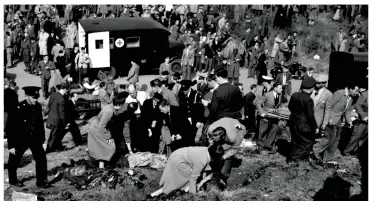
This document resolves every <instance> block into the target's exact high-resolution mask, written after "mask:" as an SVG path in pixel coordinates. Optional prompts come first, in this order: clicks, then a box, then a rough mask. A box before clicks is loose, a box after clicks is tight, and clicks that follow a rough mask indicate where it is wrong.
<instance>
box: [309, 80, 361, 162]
mask: <svg viewBox="0 0 373 205" xmlns="http://www.w3.org/2000/svg"><path fill="white" fill-rule="evenodd" d="M306 79H313V78H306ZM357 90H358V88H357V86H355V84H354V83H351V84H349V85H348V86H347V87H346V88H344V89H340V90H337V91H335V92H334V93H333V96H332V100H331V105H330V115H329V120H328V124H327V125H326V129H325V135H326V138H325V141H324V142H323V144H322V145H320V146H319V147H320V149H319V151H321V150H322V152H320V153H317V154H318V155H319V156H320V159H321V160H322V162H328V161H331V160H333V158H334V155H335V152H336V151H337V149H338V144H339V140H340V137H341V130H342V126H343V124H346V125H349V126H350V127H352V121H351V108H352V102H353V99H352V96H354V95H355V94H356V92H357ZM321 148H322V149H321ZM315 154H316V153H315Z"/></svg>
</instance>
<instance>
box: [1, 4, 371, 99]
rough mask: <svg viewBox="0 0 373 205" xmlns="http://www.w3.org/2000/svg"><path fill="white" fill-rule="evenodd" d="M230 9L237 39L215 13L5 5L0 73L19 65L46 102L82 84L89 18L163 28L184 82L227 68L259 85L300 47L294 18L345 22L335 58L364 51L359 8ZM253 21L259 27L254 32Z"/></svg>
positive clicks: (191, 8) (221, 13)
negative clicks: (82, 25) (179, 46)
mask: <svg viewBox="0 0 373 205" xmlns="http://www.w3.org/2000/svg"><path fill="white" fill-rule="evenodd" d="M233 7H234V8H233V11H234V12H233V13H234V17H233V18H234V21H233V23H239V22H244V23H245V29H247V30H246V31H245V32H243V34H242V36H240V37H237V36H231V35H230V32H229V31H230V29H231V27H232V25H231V24H232V23H230V22H231V21H229V19H228V17H227V14H226V9H225V10H224V7H223V6H221V5H178V6H176V5H111V6H107V5H5V13H4V14H5V15H4V20H5V27H4V31H5V48H4V51H5V52H4V67H5V68H11V67H13V66H14V65H15V64H14V63H17V62H20V61H23V62H24V64H25V71H26V72H29V73H30V74H33V75H38V76H41V82H42V90H43V94H44V97H46V98H47V97H48V96H49V93H50V89H51V88H52V87H54V86H55V85H57V84H60V83H61V81H63V80H65V81H66V80H67V79H68V78H69V77H70V78H71V79H72V81H73V82H74V83H79V84H82V82H83V79H84V78H85V77H88V68H89V65H90V57H89V54H88V53H87V51H86V49H85V48H79V46H78V37H77V36H78V27H77V22H78V20H80V19H95V18H127V17H143V18H149V19H153V20H155V21H158V22H159V23H161V24H162V25H164V26H165V27H167V28H169V29H170V33H171V34H170V40H173V41H180V42H183V43H184V44H185V46H186V48H185V50H184V52H183V55H182V56H181V57H182V59H181V66H182V71H181V72H182V77H183V79H188V80H191V76H192V75H191V73H192V72H193V71H197V72H207V74H210V73H211V72H212V71H213V70H215V68H216V67H218V68H220V67H226V68H227V69H228V71H229V78H230V81H234V82H235V83H238V76H239V75H240V73H239V68H240V67H246V68H247V69H248V76H247V77H254V78H256V79H258V80H259V81H261V79H262V78H261V76H263V75H267V69H266V68H267V67H268V66H270V67H271V68H274V70H277V69H276V68H278V67H281V66H284V67H286V66H290V65H291V64H292V63H293V62H294V61H293V60H294V58H293V57H294V54H295V53H296V50H297V47H298V46H299V45H298V44H299V42H298V36H297V35H298V34H297V31H292V30H291V29H292V25H293V24H294V23H296V22H298V21H299V20H298V19H299V16H305V17H307V18H308V19H309V20H310V21H313V22H314V21H316V20H317V14H318V13H320V12H324V11H329V10H332V9H335V15H338V16H341V17H338V20H339V19H342V18H347V17H348V19H349V22H350V23H351V26H350V29H349V31H348V32H345V31H344V29H343V28H341V29H340V30H339V31H338V32H337V35H336V37H335V43H334V44H333V46H334V50H337V51H345V52H364V51H367V43H366V39H365V34H364V31H362V30H361V28H362V23H361V18H362V15H363V16H366V11H365V10H366V8H365V7H364V6H361V5H360V6H359V5H356V6H355V5H353V6H352V5H349V6H347V7H346V8H344V7H345V6H344V7H343V8H344V10H343V9H342V7H340V6H339V7H335V8H334V7H332V6H315V5H314V6H306V5H277V6H275V5H265V6H260V5H258V6H253V7H251V6H248V5H235V6H233ZM258 15H261V19H260V24H259V25H254V24H255V22H254V20H253V19H254V17H255V16H258ZM334 17H335V16H334ZM334 17H333V19H334ZM335 18H336V17H335ZM313 24H314V23H313ZM270 28H274V29H275V30H276V31H278V30H279V31H283V30H285V31H287V32H285V33H284V32H278V33H276V36H275V39H274V41H273V45H269V36H270V33H269V32H270ZM269 49H271V50H269ZM46 55H47V56H48V59H46V58H45V56H46ZM43 60H44V63H42V61H43ZM269 62H273V63H269ZM45 64H50V65H45ZM52 64H54V65H52ZM272 65H274V66H272ZM5 71H6V69H5ZM118 72H119V71H118ZM169 74H170V75H172V73H169ZM89 80H90V81H93V80H92V79H89ZM47 87H48V88H47Z"/></svg>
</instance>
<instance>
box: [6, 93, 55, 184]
mask: <svg viewBox="0 0 373 205" xmlns="http://www.w3.org/2000/svg"><path fill="white" fill-rule="evenodd" d="M23 90H24V91H25V96H26V99H25V100H24V101H22V102H20V104H19V106H18V116H19V125H20V126H19V127H21V128H22V129H20V130H19V131H18V134H17V135H13V136H12V138H11V139H8V149H9V152H10V156H9V161H8V166H9V168H8V173H9V183H10V184H11V185H14V186H18V187H22V186H24V185H23V184H22V183H21V182H20V181H18V179H17V168H18V166H19V163H20V161H21V159H22V157H23V154H24V153H25V152H26V150H27V149H30V150H31V152H32V156H33V158H34V160H35V162H36V186H38V187H41V188H48V187H50V184H49V183H48V182H47V157H46V154H45V151H44V148H43V143H44V141H45V130H44V122H43V115H42V107H41V105H40V104H39V103H38V102H37V100H38V98H39V96H40V95H39V90H40V87H35V86H28V87H24V88H23Z"/></svg>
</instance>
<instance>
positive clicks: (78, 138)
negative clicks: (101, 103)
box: [69, 121, 82, 146]
mask: <svg viewBox="0 0 373 205" xmlns="http://www.w3.org/2000/svg"><path fill="white" fill-rule="evenodd" d="M69 131H70V133H71V135H72V137H73V140H74V143H75V146H79V145H81V144H82V135H81V134H80V129H79V127H78V125H77V124H76V122H74V121H73V122H70V127H69Z"/></svg>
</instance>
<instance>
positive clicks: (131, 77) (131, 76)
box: [127, 61, 140, 84]
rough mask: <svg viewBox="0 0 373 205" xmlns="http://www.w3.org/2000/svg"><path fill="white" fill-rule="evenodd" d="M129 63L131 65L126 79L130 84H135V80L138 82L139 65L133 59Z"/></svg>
mask: <svg viewBox="0 0 373 205" xmlns="http://www.w3.org/2000/svg"><path fill="white" fill-rule="evenodd" d="M131 65H132V67H131V69H130V71H129V72H128V76H127V81H128V82H129V83H131V84H136V83H137V82H139V72H140V67H139V65H137V64H136V63H135V62H133V61H131Z"/></svg>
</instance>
